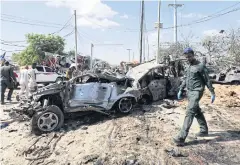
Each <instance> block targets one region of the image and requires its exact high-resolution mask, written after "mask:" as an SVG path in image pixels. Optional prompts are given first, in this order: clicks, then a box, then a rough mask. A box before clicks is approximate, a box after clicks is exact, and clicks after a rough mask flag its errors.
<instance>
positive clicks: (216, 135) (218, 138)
mask: <svg viewBox="0 0 240 165" xmlns="http://www.w3.org/2000/svg"><path fill="white" fill-rule="evenodd" d="M237 140H240V130H227V131H217V132H215V131H212V132H209V134H208V136H206V137H196V138H195V139H193V140H190V141H188V142H187V143H186V145H199V144H206V143H209V142H213V143H215V142H227V141H237Z"/></svg>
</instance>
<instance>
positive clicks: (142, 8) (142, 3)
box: [139, 0, 144, 64]
mask: <svg viewBox="0 0 240 165" xmlns="http://www.w3.org/2000/svg"><path fill="white" fill-rule="evenodd" d="M143 19H144V0H142V1H141V23H140V59H139V62H140V64H141V63H142V54H143V53H142V46H143Z"/></svg>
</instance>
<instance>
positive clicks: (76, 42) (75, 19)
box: [74, 10, 78, 70]
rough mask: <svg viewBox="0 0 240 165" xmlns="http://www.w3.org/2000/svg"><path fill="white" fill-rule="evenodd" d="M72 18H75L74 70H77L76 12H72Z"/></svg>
mask: <svg viewBox="0 0 240 165" xmlns="http://www.w3.org/2000/svg"><path fill="white" fill-rule="evenodd" d="M74 18H75V64H76V70H78V67H77V64H78V60H77V14H76V10H74Z"/></svg>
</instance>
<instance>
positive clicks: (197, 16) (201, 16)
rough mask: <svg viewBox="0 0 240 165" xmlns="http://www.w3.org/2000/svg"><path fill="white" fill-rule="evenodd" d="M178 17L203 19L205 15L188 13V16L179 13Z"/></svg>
mask: <svg viewBox="0 0 240 165" xmlns="http://www.w3.org/2000/svg"><path fill="white" fill-rule="evenodd" d="M179 16H180V17H182V18H203V17H206V15H204V14H199V13H188V14H184V13H179Z"/></svg>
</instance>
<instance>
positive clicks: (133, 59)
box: [132, 52, 135, 61]
mask: <svg viewBox="0 0 240 165" xmlns="http://www.w3.org/2000/svg"><path fill="white" fill-rule="evenodd" d="M132 58H133V61H134V59H135V57H134V52H133V54H132Z"/></svg>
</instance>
